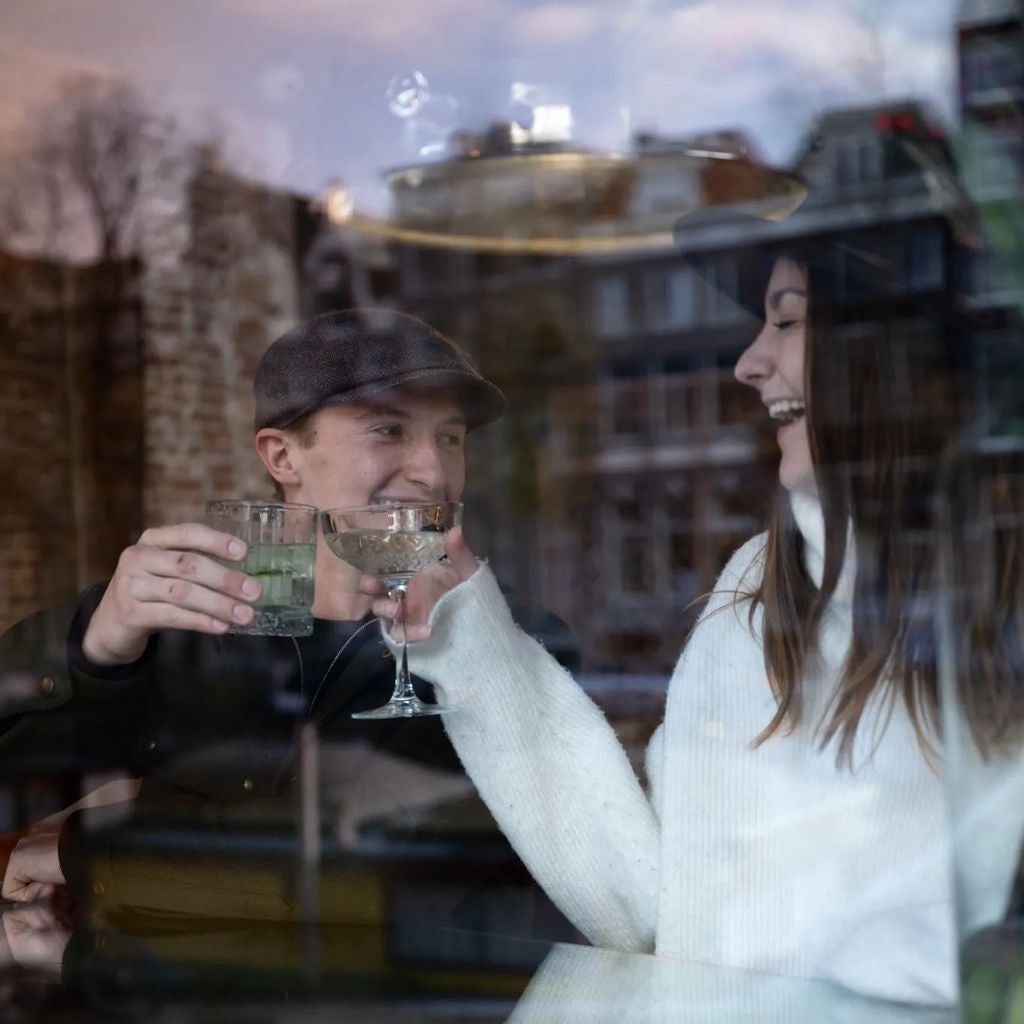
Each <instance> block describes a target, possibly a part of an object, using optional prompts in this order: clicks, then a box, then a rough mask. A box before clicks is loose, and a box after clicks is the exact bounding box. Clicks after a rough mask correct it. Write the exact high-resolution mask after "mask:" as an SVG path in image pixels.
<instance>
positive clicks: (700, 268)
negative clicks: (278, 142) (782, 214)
mask: <svg viewBox="0 0 1024 1024" xmlns="http://www.w3.org/2000/svg"><path fill="white" fill-rule="evenodd" d="M787 228H789V230H786V231H783V230H782V225H780V224H778V223H777V222H772V221H767V220H766V219H765V218H763V217H757V216H754V215H752V214H749V213H745V212H743V211H742V210H736V209H728V208H720V209H707V210H701V211H698V212H696V213H692V214H689V215H686V216H684V217H681V218H679V220H678V221H677V222H676V225H675V229H674V239H675V244H676V248H677V249H678V251H679V253H680V254H681V256H682V257H683V260H684V261H685V262H686V264H687V265H688V266H690V267H692V268H693V270H694V271H695V272H696V273H697V274H698V275H699V276H700V278H701V279H702V280H703V281H705V282H706V283H707V284H708V285H710V286H711V287H712V288H714V289H715V290H716V291H718V292H719V293H720V294H723V295H725V296H726V297H727V298H728V299H730V300H731V301H732V302H734V303H735V304H736V305H737V306H739V307H740V308H741V309H743V310H745V311H746V312H747V313H750V314H751V315H752V316H754V317H756V318H757V319H759V320H762V319H764V298H765V288H766V286H767V283H768V279H769V278H770V276H771V272H772V268H773V267H774V265H775V263H776V262H778V261H779V260H792V261H793V262H795V263H799V264H802V265H804V266H805V267H807V268H808V270H809V271H811V273H812V277H813V279H814V281H815V289H816V294H815V300H816V301H819V302H820V301H825V302H827V303H828V304H830V305H833V306H844V305H855V304H864V303H868V304H870V303H871V302H873V301H878V300H881V299H883V298H885V297H887V296H889V297H891V296H895V295H898V294H903V293H905V292H906V288H905V285H906V270H905V268H904V267H903V266H901V265H900V263H899V262H898V261H897V260H896V259H895V258H894V249H895V245H894V232H897V231H900V230H902V225H896V226H895V227H893V228H889V227H886V228H878V227H875V228H873V229H870V230H867V231H865V230H854V229H839V230H832V231H828V232H819V233H817V234H794V233H793V232H792V230H791V228H790V226H788V225H787ZM723 257H725V258H727V259H728V260H729V264H730V272H729V273H728V274H723V273H722V271H721V266H722V262H721V261H722V259H723Z"/></svg>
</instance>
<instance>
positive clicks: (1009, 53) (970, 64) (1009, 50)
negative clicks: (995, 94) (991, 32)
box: [961, 32, 1024, 100]
mask: <svg viewBox="0 0 1024 1024" xmlns="http://www.w3.org/2000/svg"><path fill="white" fill-rule="evenodd" d="M961 74H962V76H963V82H962V85H963V94H964V98H965V99H966V100H970V99H972V98H974V97H975V94H976V93H983V92H988V91H990V90H992V89H1021V88H1024V37H1022V36H1021V34H1020V33H1019V32H1007V33H1006V34H1005V36H1004V38H1001V39H999V38H997V39H991V38H989V39H981V40H977V41H976V42H974V43H973V44H972V45H970V46H969V47H965V48H964V50H963V53H962V60H961Z"/></svg>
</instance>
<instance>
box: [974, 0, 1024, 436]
mask: <svg viewBox="0 0 1024 1024" xmlns="http://www.w3.org/2000/svg"><path fill="white" fill-rule="evenodd" d="M958 37H959V38H958V52H959V78H960V96H959V99H960V113H961V131H962V137H963V145H962V147H961V149H962V151H963V153H964V158H965V167H964V178H965V183H966V186H967V189H968V191H969V193H970V196H971V200H972V201H973V203H974V204H975V205H976V207H977V209H978V211H979V222H978V225H977V231H976V235H975V239H974V242H975V244H974V248H973V251H972V252H971V255H970V258H969V260H968V263H967V267H966V275H965V277H966V290H967V294H968V301H969V304H970V306H971V308H972V310H973V312H974V314H975V317H976V319H977V321H978V322H979V325H980V326H979V330H978V335H977V336H978V347H979V357H980V358H981V359H982V360H984V362H985V364H986V369H987V370H988V373H987V374H986V378H987V379H988V381H989V382H990V384H989V387H990V393H989V394H987V395H985V396H979V400H983V401H984V402H985V403H986V405H989V406H994V407H995V410H996V411H997V415H999V411H1000V410H1004V411H1005V412H1006V414H1007V415H1008V416H1009V417H1010V418H1011V419H1016V418H1017V416H1016V413H1015V411H1014V409H1015V406H1017V405H1018V404H1019V402H1018V399H1017V391H1018V389H1019V381H1020V380H1021V379H1022V377H1024V354H1022V353H1021V351H1020V342H1019V337H1020V335H1019V330H1020V326H1019V325H1020V317H1021V314H1022V313H1024V5H1022V4H1021V2H1020V0H963V2H962V3H961V5H960V11H959V18H958ZM1000 380H1001V381H1003V382H1004V386H1008V388H1009V393H1006V394H1001V393H999V391H998V389H993V388H992V382H998V381H1000ZM1005 426H1006V427H1007V428H1009V429H1011V430H1013V431H1014V432H1015V433H1020V432H1021V431H1024V423H1019V422H1015V423H1007V424H1005Z"/></svg>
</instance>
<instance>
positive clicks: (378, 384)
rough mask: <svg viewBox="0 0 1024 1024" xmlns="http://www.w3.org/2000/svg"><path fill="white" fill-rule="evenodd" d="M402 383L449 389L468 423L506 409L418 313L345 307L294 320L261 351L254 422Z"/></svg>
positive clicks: (290, 419) (277, 420) (286, 419)
mask: <svg viewBox="0 0 1024 1024" xmlns="http://www.w3.org/2000/svg"><path fill="white" fill-rule="evenodd" d="M402 387H415V388H435V387H448V388H451V389H452V391H453V392H454V394H455V397H456V400H457V402H458V404H459V407H460V408H461V409H462V411H463V413H464V414H465V416H466V423H467V425H468V426H469V427H470V428H473V427H478V426H482V425H483V424H485V423H490V422H492V421H493V420H496V419H498V418H499V417H500V416H502V415H503V414H504V412H505V408H506V401H505V396H504V394H503V393H502V392H501V390H500V389H499V388H498V387H497V386H496V385H494V384H492V383H491V382H490V381H489V380H486V379H485V378H484V377H483V376H482V375H481V373H480V371H479V370H478V369H477V367H476V364H475V363H474V362H473V360H472V359H471V358H470V356H469V354H468V353H467V352H466V351H465V350H464V349H462V348H461V347H460V346H459V345H457V344H456V343H455V342H453V341H451V340H450V339H448V338H446V337H445V336H444V335H443V334H441V333H439V332H438V331H435V330H434V329H433V328H432V327H429V326H428V325H427V324H425V323H424V322H423V321H422V320H419V319H417V318H416V317H414V316H409V315H408V314H406V313H399V312H397V311H395V310H388V309H367V310H355V309H348V310H339V311H336V312H331V313H324V314H322V315H321V316H317V317H314V318H313V319H311V320H307V321H306V322H305V323H302V324H299V325H298V326H297V327H295V328H293V329H292V330H290V331H288V332H287V333H286V334H284V335H282V336H281V337H280V338H278V339H277V341H275V342H274V343H273V344H272V345H271V346H270V348H268V349H267V351H266V352H265V353H264V354H263V358H262V359H261V360H260V363H259V366H258V367H257V368H256V376H255V378H254V380H253V395H254V397H255V401H256V415H255V425H256V429H257V430H261V429H263V428H264V427H276V428H278V429H281V428H284V427H287V426H289V425H290V424H292V423H294V422H295V421H296V420H298V419H299V418H300V417H302V416H305V415H307V414H308V413H311V412H314V411H316V410H317V409H319V408H321V407H322V406H325V405H342V404H347V403H357V402H365V401H368V400H371V399H373V397H374V396H376V395H380V394H383V393H384V392H386V391H391V390H394V389H395V388H402Z"/></svg>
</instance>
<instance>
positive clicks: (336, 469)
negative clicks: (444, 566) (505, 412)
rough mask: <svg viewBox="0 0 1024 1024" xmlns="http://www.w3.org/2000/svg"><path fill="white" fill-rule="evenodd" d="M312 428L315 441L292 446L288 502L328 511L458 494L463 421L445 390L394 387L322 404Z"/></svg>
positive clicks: (453, 497)
mask: <svg viewBox="0 0 1024 1024" xmlns="http://www.w3.org/2000/svg"><path fill="white" fill-rule="evenodd" d="M310 426H311V428H312V431H313V432H314V440H313V444H312V445H311V446H310V447H308V448H300V447H298V446H296V447H295V448H294V449H293V453H292V460H293V465H294V466H295V468H296V469H297V471H298V475H299V481H300V482H299V483H298V484H297V485H296V486H295V487H294V488H288V492H289V493H288V500H290V501H296V502H301V503H303V504H307V505H316V506H317V507H318V508H323V509H328V508H357V507H360V506H364V505H377V504H380V503H382V502H386V501H399V500H405V501H458V500H459V499H460V498H461V497H462V491H463V488H464V486H465V483H466V456H465V446H466V420H465V416H464V415H463V413H462V411H461V409H460V408H459V406H458V405H457V404H456V402H455V400H454V398H453V397H452V396H451V395H450V394H449V393H448V392H447V391H412V390H408V389H404V388H399V389H396V390H394V391H387V392H382V393H381V394H380V395H379V396H375V397H374V400H373V402H372V403H366V404H353V405H328V406H324V407H323V408H322V409H320V410H318V411H317V412H316V414H315V415H314V419H313V422H312V423H311V425H310Z"/></svg>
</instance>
